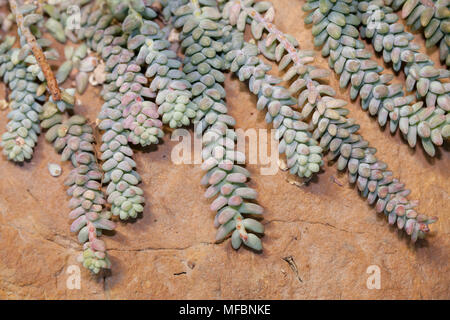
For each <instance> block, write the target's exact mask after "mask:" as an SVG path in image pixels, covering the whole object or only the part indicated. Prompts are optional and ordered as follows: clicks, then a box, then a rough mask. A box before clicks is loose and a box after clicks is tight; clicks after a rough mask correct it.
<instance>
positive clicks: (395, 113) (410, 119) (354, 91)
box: [303, 0, 450, 156]
mask: <svg viewBox="0 0 450 320" xmlns="http://www.w3.org/2000/svg"><path fill="white" fill-rule="evenodd" d="M380 8H383V9H380ZM303 9H304V10H305V11H308V12H310V13H309V14H308V16H307V17H306V19H305V22H306V23H312V24H313V27H312V29H311V30H312V34H313V36H314V44H315V45H316V46H319V47H322V55H323V56H328V57H329V60H328V61H329V65H330V67H331V68H332V69H334V71H335V72H336V74H338V75H339V77H340V82H339V85H340V87H341V88H345V87H347V86H349V85H350V97H351V99H356V98H357V97H360V98H361V106H362V108H363V110H367V111H369V113H370V114H371V115H372V116H377V118H378V123H379V124H380V126H385V125H386V123H387V122H388V120H389V129H390V131H391V132H392V133H394V132H396V131H397V129H400V131H401V132H402V134H403V135H404V137H405V138H406V139H407V141H408V143H409V145H410V146H411V147H414V146H415V145H416V142H417V140H418V139H419V140H420V141H421V143H422V146H423V148H424V150H425V151H426V152H427V153H428V154H429V155H430V156H434V155H435V154H436V146H441V145H442V144H443V142H444V139H448V138H449V135H450V115H449V111H450V96H449V93H450V85H449V83H448V81H444V79H447V80H448V78H449V75H450V73H449V72H448V70H444V69H437V68H435V67H434V66H433V63H432V62H431V61H430V59H429V57H427V56H426V55H425V54H421V53H418V52H417V50H418V46H417V45H416V44H414V43H412V42H411V40H412V39H413V36H412V35H411V34H409V33H407V32H404V28H403V26H402V25H401V24H400V23H397V15H396V14H395V13H392V11H391V10H390V8H389V7H385V2H384V1H383V0H380V1H370V2H365V1H351V0H325V1H320V0H308V1H307V3H306V4H305V5H304V7H303ZM359 28H360V29H361V34H362V35H363V36H364V37H366V38H372V43H373V45H374V48H375V50H376V51H382V52H383V58H384V60H385V61H386V62H392V63H393V68H394V69H395V70H398V69H400V68H403V70H404V72H405V75H406V76H407V81H406V88H407V90H408V91H411V92H413V93H414V92H415V93H416V94H415V95H408V96H406V95H405V93H404V91H403V85H402V84H401V83H391V80H392V79H393V78H394V76H393V74H391V73H383V74H382V71H383V67H381V66H380V65H378V64H377V62H376V61H375V60H373V58H372V54H371V53H370V52H369V51H367V50H365V44H364V43H363V42H362V41H361V40H359V39H358V38H359V36H360V29H359Z"/></svg>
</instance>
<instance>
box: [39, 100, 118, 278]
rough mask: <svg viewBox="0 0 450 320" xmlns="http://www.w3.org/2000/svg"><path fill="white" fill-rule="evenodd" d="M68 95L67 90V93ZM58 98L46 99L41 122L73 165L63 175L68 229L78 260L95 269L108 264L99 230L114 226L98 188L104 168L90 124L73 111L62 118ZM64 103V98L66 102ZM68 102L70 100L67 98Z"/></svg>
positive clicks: (58, 148)
mask: <svg viewBox="0 0 450 320" xmlns="http://www.w3.org/2000/svg"><path fill="white" fill-rule="evenodd" d="M67 94H68V95H69V96H70V93H67ZM63 102H65V101H61V102H59V103H58V105H57V104H56V103H54V102H53V101H48V102H46V103H45V104H44V110H43V112H42V114H41V126H42V128H44V129H47V132H46V134H45V139H46V140H47V141H48V142H51V143H52V144H53V146H54V148H55V150H56V151H57V152H61V160H62V161H70V162H71V163H72V165H73V167H74V169H73V170H72V171H71V172H70V174H69V175H68V177H67V178H66V180H65V182H64V184H65V185H66V186H68V187H69V188H68V190H67V194H68V195H69V196H71V197H72V198H71V199H70V202H69V207H70V208H71V209H72V211H71V212H70V213H69V218H70V219H72V220H74V221H73V222H72V225H71V226H70V231H71V232H76V233H78V241H79V242H80V243H82V244H84V245H83V253H82V255H81V262H82V263H83V265H84V266H85V267H86V268H88V269H89V270H91V271H92V272H94V273H98V272H99V271H100V269H102V268H110V266H111V263H110V261H109V259H108V256H107V253H106V246H105V243H104V242H103V241H102V240H100V239H98V236H100V235H101V234H102V230H113V229H114V228H115V225H114V223H113V222H112V221H110V218H111V213H110V212H108V211H105V210H104V208H103V206H104V205H105V203H106V200H105V197H104V194H103V192H102V190H101V186H102V185H101V180H102V177H103V172H102V171H101V168H100V166H99V165H98V164H97V158H96V155H95V149H94V142H95V139H94V135H93V129H92V127H91V126H90V125H89V124H88V123H87V121H86V119H85V118H84V117H82V116H79V115H73V116H71V117H69V118H68V119H66V120H63V114H62V112H61V111H65V108H64V107H62V103H63ZM65 103H67V102H65ZM68 104H69V106H70V104H73V100H72V101H68Z"/></svg>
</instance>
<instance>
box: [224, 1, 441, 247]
mask: <svg viewBox="0 0 450 320" xmlns="http://www.w3.org/2000/svg"><path fill="white" fill-rule="evenodd" d="M264 12H265V14H264V16H263V15H262V14H263V13H264ZM224 17H225V18H226V19H228V21H229V22H230V24H232V25H235V26H236V28H237V30H240V31H241V34H239V35H238V36H237V37H234V40H235V41H234V42H233V44H232V46H234V48H235V50H236V49H239V48H243V49H242V50H241V51H240V53H241V55H240V57H239V62H238V60H237V59H236V60H235V61H234V63H235V66H234V70H235V71H237V70H239V69H241V70H239V71H238V74H239V75H240V77H239V78H240V80H247V79H248V78H250V81H249V84H250V87H252V86H253V85H254V83H255V79H256V77H255V76H254V75H255V74H258V73H257V72H255V70H246V68H248V67H249V66H248V65H258V64H259V65H261V64H264V63H263V62H262V61H261V60H259V59H257V58H256V57H257V54H258V53H259V52H258V51H257V50H255V49H253V50H246V51H244V49H245V48H246V47H249V46H251V44H249V43H244V41H243V35H242V31H243V30H244V27H245V24H246V23H250V24H251V30H252V35H253V37H254V38H255V39H256V40H258V41H259V47H260V48H261V53H263V54H264V55H265V56H266V57H267V58H269V59H271V60H275V61H276V62H277V63H278V64H279V69H281V70H284V69H286V68H287V69H288V70H287V71H286V73H285V75H284V80H286V81H288V80H290V81H293V82H292V84H291V86H290V91H291V93H297V94H298V99H297V103H298V107H299V108H301V113H300V116H298V118H299V119H301V120H304V121H308V122H309V126H310V127H311V128H312V129H313V134H312V138H311V140H313V141H319V142H320V143H319V146H320V148H322V149H323V150H324V151H325V152H327V153H328V159H329V160H330V161H332V160H337V167H338V169H339V170H346V169H347V170H348V173H349V182H350V183H351V184H356V187H357V188H358V190H359V191H360V193H361V195H362V196H363V197H365V198H367V200H368V202H369V204H376V205H375V209H376V211H377V212H380V213H381V212H383V213H384V214H385V215H386V216H388V222H389V224H394V223H396V224H397V226H398V228H399V229H404V230H405V231H406V233H407V234H408V235H411V240H412V241H413V242H415V241H416V240H417V239H418V238H423V237H425V234H426V233H427V232H428V231H429V227H428V225H429V224H431V223H433V222H435V221H436V218H435V217H428V216H426V215H422V214H418V213H417V212H416V211H415V210H414V208H415V207H416V206H417V201H411V200H408V199H406V197H407V196H408V194H409V193H410V190H408V189H405V188H404V185H403V184H402V183H400V182H399V181H398V180H397V179H395V178H394V177H393V174H392V172H391V171H388V170H387V165H386V164H385V163H383V162H381V161H379V160H378V159H377V157H376V156H375V153H376V149H374V148H371V147H369V143H368V142H367V141H365V140H364V139H363V138H362V137H361V136H360V135H359V134H357V131H358V129H359V125H358V124H356V123H355V121H354V120H353V119H347V118H346V116H347V114H348V113H349V112H348V110H347V109H345V108H344V106H345V105H346V104H347V103H346V101H343V100H339V99H336V98H334V96H335V95H336V92H335V90H334V89H333V88H332V87H330V86H328V85H325V84H323V82H324V80H325V79H326V78H327V76H328V74H329V73H328V72H327V70H324V69H320V68H317V67H315V66H312V65H311V63H312V62H313V61H314V58H313V56H314V52H311V51H302V50H298V49H297V46H298V43H297V42H296V41H295V39H293V38H292V37H291V36H289V35H286V34H284V33H283V32H282V31H281V30H279V29H278V28H277V27H276V26H275V25H274V24H273V23H272V20H273V18H274V11H273V8H272V6H271V4H270V3H268V2H256V3H254V2H253V1H251V0H247V1H232V2H229V3H228V4H226V5H225V6H224ZM254 48H255V46H254ZM233 55H237V53H235V54H233ZM247 61H248V62H247ZM289 66H290V67H289ZM268 69H269V68H260V70H259V72H260V74H261V75H260V77H262V73H263V71H262V70H268ZM243 72H246V74H247V75H250V77H242V76H241V75H242V74H243ZM294 77H295V78H294Z"/></svg>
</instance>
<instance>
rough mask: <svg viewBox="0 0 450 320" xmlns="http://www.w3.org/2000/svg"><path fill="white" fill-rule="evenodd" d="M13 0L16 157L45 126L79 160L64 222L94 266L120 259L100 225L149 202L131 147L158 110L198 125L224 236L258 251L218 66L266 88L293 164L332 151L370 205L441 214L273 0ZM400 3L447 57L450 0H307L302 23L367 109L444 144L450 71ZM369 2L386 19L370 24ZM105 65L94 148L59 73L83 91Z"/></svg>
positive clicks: (263, 103) (9, 48)
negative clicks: (377, 57) (112, 256)
mask: <svg viewBox="0 0 450 320" xmlns="http://www.w3.org/2000/svg"><path fill="white" fill-rule="evenodd" d="M9 2H10V8H11V11H12V13H13V14H12V15H8V16H9V17H10V18H11V17H14V19H15V21H16V22H17V26H18V35H19V44H20V49H19V48H16V47H15V42H16V41H15V38H14V37H6V38H5V39H4V41H3V42H2V43H1V44H0V77H1V78H2V79H3V81H4V82H5V83H6V84H7V85H8V86H9V88H10V89H11V94H10V96H9V99H10V106H11V108H12V111H11V112H10V113H9V114H8V118H9V119H10V121H9V123H8V125H7V132H6V133H4V134H3V136H2V142H1V144H0V145H1V147H2V148H3V153H4V154H5V155H6V157H7V158H9V159H11V160H13V161H18V162H22V161H24V160H28V159H30V158H31V157H32V153H33V148H34V146H35V144H36V142H37V135H38V134H39V133H40V131H41V128H42V129H44V130H45V131H46V133H45V138H46V140H47V141H48V142H50V143H52V144H53V147H54V149H55V151H56V152H58V153H61V159H62V160H63V161H70V162H71V163H72V165H73V167H74V169H73V170H72V171H71V172H70V174H69V175H68V177H67V179H66V181H65V184H66V185H67V186H68V190H67V193H68V195H69V196H71V200H70V202H69V207H70V209H71V212H70V213H69V218H70V219H72V220H73V222H72V224H71V228H70V230H71V231H72V232H76V233H77V234H78V240H79V242H80V243H82V244H83V254H82V255H81V262H82V264H83V265H84V266H85V267H86V268H88V269H89V270H91V271H92V272H94V273H98V272H100V270H101V269H103V268H110V266H111V263H110V261H109V258H108V255H107V253H106V245H105V243H104V242H103V241H102V240H100V239H99V237H100V236H101V235H102V232H103V231H104V230H112V229H114V227H115V224H114V222H113V219H117V218H115V217H114V216H117V217H118V218H120V219H122V220H127V219H130V218H136V217H137V216H138V214H139V213H141V212H143V210H144V202H145V200H144V197H143V195H144V192H143V190H142V189H141V188H140V187H139V186H138V185H139V183H140V182H141V177H140V175H139V174H138V173H137V171H136V162H135V161H134V160H133V149H132V146H133V145H139V146H141V147H147V146H149V145H154V144H159V143H160V142H161V139H162V138H163V136H164V132H163V125H164V124H167V125H168V126H169V127H170V128H179V127H182V126H189V125H191V124H194V133H195V135H197V136H198V137H201V138H202V160H203V163H202V165H201V168H202V169H203V170H204V171H205V172H206V173H205V174H204V176H203V178H202V179H201V181H200V182H201V184H203V185H204V186H206V187H207V189H206V192H205V197H206V198H208V199H214V200H212V203H211V205H210V208H211V210H212V211H213V212H214V213H215V219H214V226H215V227H216V228H217V229H218V230H217V234H216V241H217V242H221V241H223V240H225V239H226V238H227V237H229V236H230V237H231V245H232V247H233V248H234V249H238V248H240V247H241V246H242V244H244V245H245V246H247V247H249V248H251V249H253V250H255V251H261V250H262V241H261V239H260V236H261V235H262V234H263V233H264V226H263V224H262V223H261V222H260V221H259V220H260V218H261V214H262V213H263V211H264V210H263V207H262V206H260V205H259V204H257V203H256V198H257V192H256V190H255V189H253V188H252V187H251V185H250V183H249V179H250V172H249V171H248V170H247V169H246V168H245V167H244V166H243V164H244V163H245V155H244V154H243V153H241V152H239V151H238V150H237V148H236V141H237V135H236V133H235V132H234V131H233V127H234V126H235V124H236V121H235V119H234V118H233V117H232V116H231V115H230V114H229V112H228V111H229V110H228V106H227V103H226V91H225V88H224V85H223V83H224V81H225V74H224V72H231V73H233V74H235V75H236V76H237V78H238V79H239V80H240V81H241V82H244V83H245V84H246V85H247V86H248V89H249V91H250V92H251V93H253V94H254V95H255V96H256V97H257V103H256V108H257V109H258V110H265V112H266V114H265V119H266V122H267V123H271V124H272V126H273V128H274V129H276V134H275V137H276V139H277V140H278V142H279V149H278V151H279V153H281V154H284V155H285V156H286V160H287V167H288V168H289V171H290V173H291V174H293V175H296V176H297V177H299V178H302V179H305V180H309V179H311V177H313V175H314V174H317V173H318V172H319V171H320V169H321V167H322V166H323V163H324V161H323V156H324V154H327V155H328V160H329V161H330V162H335V163H336V164H337V168H338V170H340V171H347V172H348V177H349V182H350V183H351V184H354V185H355V186H356V188H357V189H358V191H359V192H360V194H361V195H362V196H363V197H364V198H367V201H368V203H369V204H371V205H372V204H373V205H374V206H375V210H376V211H377V212H379V213H384V214H385V215H386V216H387V220H388V222H389V224H396V225H397V227H398V228H399V229H401V230H405V232H406V233H407V234H408V235H410V236H411V239H412V241H416V240H417V239H419V238H424V237H425V235H426V233H427V232H428V231H429V225H430V224H431V223H433V222H435V221H436V219H437V218H435V217H429V216H427V215H424V214H419V213H418V212H417V211H416V207H417V205H418V203H417V201H414V200H408V199H407V196H408V195H409V193H410V191H409V190H408V189H406V188H405V186H404V184H402V183H401V182H400V181H399V180H398V179H396V178H394V175H393V173H392V172H391V171H389V170H388V169H387V164H385V163H384V162H382V161H380V160H379V159H378V157H377V156H376V155H375V154H376V149H375V148H373V147H370V145H369V142H368V141H366V140H365V139H364V138H363V137H362V136H361V135H360V134H358V130H359V125H358V124H357V123H356V121H355V120H353V119H350V118H348V117H347V116H348V114H349V111H348V110H347V109H346V108H345V106H346V104H347V102H346V101H344V100H341V99H337V98H336V97H335V96H336V91H335V89H334V88H333V87H331V86H330V85H328V84H327V78H329V77H330V75H331V72H330V70H328V69H326V68H319V67H316V66H315V65H314V64H313V62H314V51H307V50H301V48H300V44H299V42H298V41H297V40H296V39H295V38H294V37H293V36H291V35H288V34H286V33H284V32H283V31H281V30H280V29H279V28H278V27H277V26H276V25H275V24H274V17H275V10H274V8H273V6H272V4H271V3H270V2H269V1H254V0H230V1H228V0H161V1H154V0H125V1H122V0H74V1H62V2H60V3H58V4H56V5H52V4H48V3H37V2H36V3H35V2H33V3H29V2H27V3H26V4H19V5H18V4H17V3H16V0H9ZM73 5H76V6H78V7H79V9H80V12H79V13H80V16H79V17H80V20H79V21H73V18H74V16H73V15H71V12H69V11H70V10H71V8H72V7H71V6H73ZM401 6H403V13H402V14H403V17H404V18H406V19H407V23H408V24H411V25H413V27H414V29H419V28H422V27H423V28H424V33H425V37H426V38H427V42H426V44H427V46H431V45H434V44H437V43H438V42H439V43H440V50H441V59H442V60H445V59H446V60H447V61H446V62H447V64H449V60H448V57H447V56H448V46H449V42H448V39H449V35H448V25H449V8H448V7H449V1H448V0H446V1H443V0H438V1H436V2H431V1H428V0H422V1H419V0H407V1H405V0H368V1H352V0H307V2H306V4H305V5H304V6H303V9H304V10H305V11H307V12H309V14H308V16H307V17H306V20H305V21H306V23H308V24H313V27H312V33H313V35H314V44H315V45H316V46H319V47H322V55H323V56H326V57H329V59H328V62H329V65H330V67H331V68H332V69H334V71H335V72H336V73H337V74H338V75H339V77H340V86H341V87H342V88H345V87H347V86H349V85H350V96H351V99H352V100H354V99H356V98H357V97H360V98H361V105H362V108H363V109H364V110H368V111H369V113H370V114H371V115H374V116H377V117H378V122H379V124H380V125H381V126H384V125H385V124H386V123H387V121H388V120H389V127H390V131H391V132H395V131H397V129H400V131H401V132H402V133H403V135H404V136H405V138H406V139H407V140H408V143H409V145H410V146H411V147H414V146H415V145H416V142H417V138H418V137H419V140H420V141H421V143H422V145H423V147H424V149H425V151H426V152H427V153H428V154H429V155H430V156H434V155H435V150H436V146H441V145H442V144H443V143H444V140H445V139H448V138H449V136H450V116H449V114H448V113H449V109H450V98H449V91H450V86H449V82H448V78H449V75H450V73H449V71H448V70H446V69H439V68H438V67H436V66H434V65H433V62H432V61H431V60H430V58H429V57H428V56H427V55H425V54H422V53H420V52H419V46H418V45H416V44H414V43H413V42H412V40H413V36H412V35H411V34H410V33H408V32H406V31H405V29H404V27H403V25H402V24H401V23H400V22H399V20H398V17H397V15H396V14H395V13H394V10H397V9H398V8H400V7H401ZM374 11H376V12H377V13H376V14H378V15H377V16H376V17H377V20H376V23H377V25H376V26H373V25H371V19H372V18H374ZM5 17H6V16H5ZM2 19H3V18H1V17H0V22H2V21H1V20H2ZM8 19H9V18H8ZM5 21H6V20H5ZM74 22H77V23H79V27H80V28H74V27H73V25H72V24H73V23H74ZM247 26H250V27H249V29H250V36H251V37H252V39H250V40H248V41H246V40H245V39H246V37H244V33H245V31H246V28H247ZM43 32H49V33H50V34H51V35H52V36H53V37H54V38H55V39H56V40H57V41H59V42H62V43H66V42H67V40H70V41H72V42H76V43H77V46H76V47H74V46H71V45H67V46H66V47H65V49H64V54H65V59H66V61H64V62H63V63H62V64H61V65H60V66H59V68H58V70H57V72H56V76H55V74H54V73H53V70H52V68H51V66H50V65H49V63H48V62H47V60H52V59H57V57H58V54H57V52H56V50H54V49H52V43H51V41H50V40H48V39H46V38H43V37H42V34H43ZM360 35H361V36H362V37H363V38H366V39H367V40H368V41H371V43H372V45H373V46H374V49H375V51H377V52H380V53H382V56H383V59H384V61H385V62H387V63H392V67H393V69H394V71H399V70H403V72H404V74H405V76H406V90H407V91H408V92H412V94H411V95H405V93H404V92H403V85H402V84H399V83H390V82H391V81H392V80H393V78H394V75H393V74H391V73H382V71H383V68H382V67H381V66H379V65H378V64H377V63H376V62H375V61H374V60H373V59H372V56H371V54H370V53H369V52H368V51H366V50H365V49H364V48H365V45H364V43H363V42H362V41H360V40H359V36H360ZM174 42H177V43H178V42H179V45H180V48H181V53H182V54H183V56H184V57H183V58H180V57H179V56H178V50H177V44H176V43H174ZM263 57H265V58H266V59H268V60H271V61H273V62H274V63H275V64H276V65H277V67H278V68H277V70H278V72H280V73H281V75H280V76H276V75H273V74H269V72H271V65H270V64H268V63H266V62H265V60H263ZM98 65H99V66H104V76H103V80H102V81H101V82H100V83H101V84H102V90H101V97H102V98H103V105H102V107H101V110H100V112H99V114H98V119H97V120H98V121H97V122H96V124H97V127H98V129H99V130H101V131H102V135H101V142H102V143H101V146H100V148H99V149H100V152H101V154H100V156H99V157H98V158H97V155H96V152H95V139H94V128H93V127H92V126H91V125H90V124H89V123H88V120H87V119H85V118H84V117H82V116H80V115H77V114H74V110H73V106H74V104H75V101H76V99H75V89H61V88H60V87H59V85H60V84H62V83H64V81H65V80H66V79H68V78H69V76H70V77H71V79H74V78H73V77H74V76H75V84H76V91H77V92H78V93H80V94H81V93H83V92H84V91H85V89H86V87H87V83H88V78H89V73H91V72H93V71H94V69H95V68H96V67H97V66H98ZM46 91H48V92H46ZM49 168H53V167H52V165H51V164H49ZM54 175H55V176H56V175H57V174H56V173H55V174H54ZM103 186H105V187H106V188H105V191H104V192H103V190H102V188H103Z"/></svg>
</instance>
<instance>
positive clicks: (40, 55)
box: [9, 0, 61, 101]
mask: <svg viewBox="0 0 450 320" xmlns="http://www.w3.org/2000/svg"><path fill="white" fill-rule="evenodd" d="M9 6H10V7H11V11H12V13H13V14H14V15H15V17H16V22H17V25H18V27H19V29H20V32H21V33H22V34H23V36H24V37H25V39H26V40H27V43H28V44H29V45H30V47H31V51H33V55H34V57H35V58H36V60H37V62H38V64H39V66H40V67H41V70H42V72H43V73H44V76H45V79H46V80H47V86H48V88H49V90H50V93H51V95H52V97H53V100H54V101H59V100H61V90H60V89H59V86H58V83H57V82H56V79H55V76H54V74H53V71H52V69H51V68H50V65H49V64H48V62H47V59H46V58H45V55H44V52H42V49H41V47H40V46H39V45H38V43H37V41H36V38H35V37H34V36H33V34H32V33H31V31H30V29H29V28H27V27H25V26H24V25H23V15H22V14H21V13H20V12H18V11H17V2H16V0H9Z"/></svg>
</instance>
